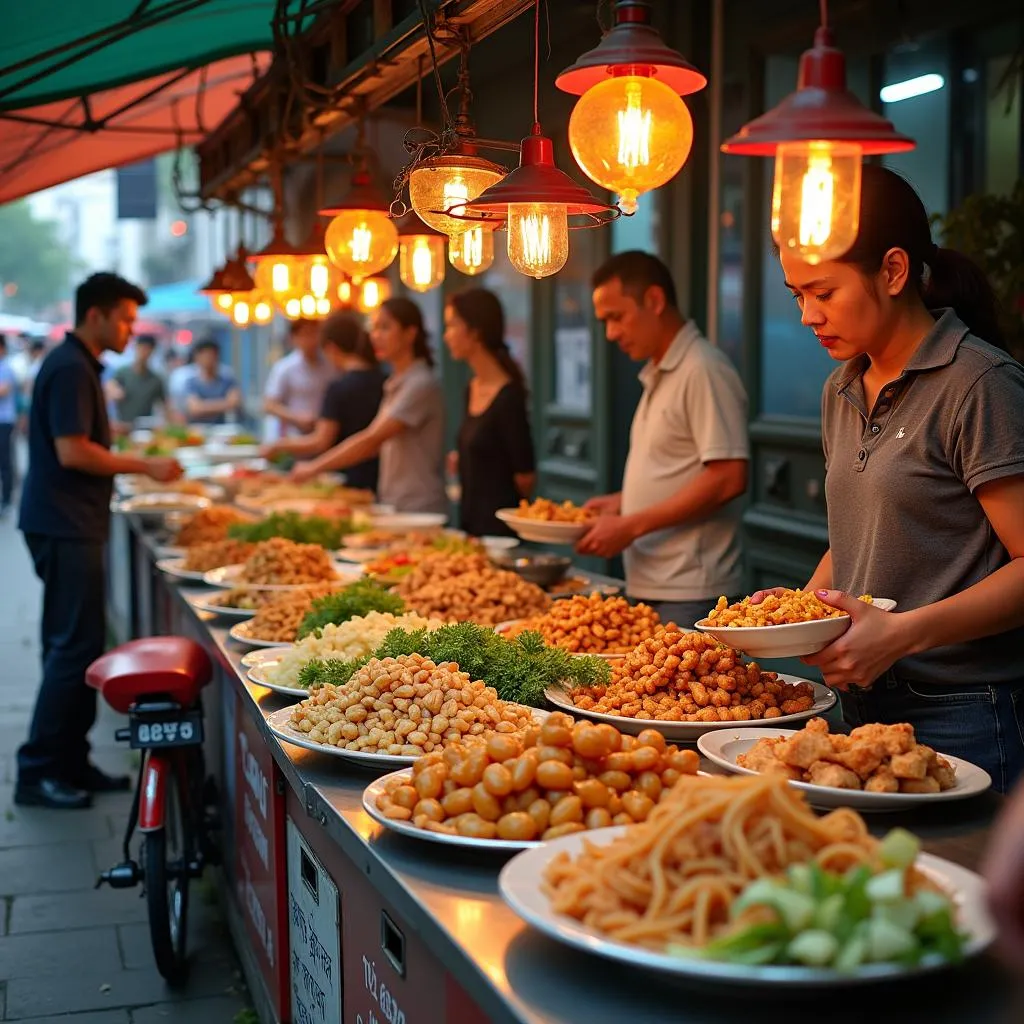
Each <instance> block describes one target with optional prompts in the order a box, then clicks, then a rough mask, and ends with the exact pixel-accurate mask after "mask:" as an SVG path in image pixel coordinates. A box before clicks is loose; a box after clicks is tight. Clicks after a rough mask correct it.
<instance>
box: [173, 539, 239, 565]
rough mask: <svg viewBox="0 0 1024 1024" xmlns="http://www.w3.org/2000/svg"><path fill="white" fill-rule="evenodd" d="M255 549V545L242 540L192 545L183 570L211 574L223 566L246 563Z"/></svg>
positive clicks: (188, 550)
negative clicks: (213, 570) (211, 571)
mask: <svg viewBox="0 0 1024 1024" xmlns="http://www.w3.org/2000/svg"><path fill="white" fill-rule="evenodd" d="M255 547H256V545H255V544H247V543H246V542H245V541H240V540H211V541H206V542H204V543H202V544H190V545H189V547H188V548H187V550H186V551H185V560H184V562H183V563H182V568H183V569H188V570H189V571H191V572H209V571H210V570H211V569H217V568H219V567H220V566H222V565H236V564H237V563H238V562H244V561H245V560H246V559H247V558H248V557H249V556H250V555H251V554H252V553H253V549H254V548H255Z"/></svg>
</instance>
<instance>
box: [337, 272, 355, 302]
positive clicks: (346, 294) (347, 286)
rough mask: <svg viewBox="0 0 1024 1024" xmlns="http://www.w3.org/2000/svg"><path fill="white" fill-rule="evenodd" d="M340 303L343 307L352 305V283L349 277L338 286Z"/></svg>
mask: <svg viewBox="0 0 1024 1024" xmlns="http://www.w3.org/2000/svg"><path fill="white" fill-rule="evenodd" d="M338 301H339V302H340V303H341V304H342V305H343V306H349V305H351V304H352V282H351V281H350V280H349V279H348V278H347V277H346V278H345V279H344V280H343V281H341V282H339V284H338Z"/></svg>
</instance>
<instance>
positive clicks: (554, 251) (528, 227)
mask: <svg viewBox="0 0 1024 1024" xmlns="http://www.w3.org/2000/svg"><path fill="white" fill-rule="evenodd" d="M508 258H509V261H510V262H511V264H512V266H513V267H515V268H516V270H518V271H519V272H520V273H521V274H526V275H527V276H529V277H535V278H537V279H538V280H539V279H540V278H542V277H549V276H550V275H551V274H557V273H558V271H559V270H561V269H562V267H564V266H565V261H566V260H567V259H568V258H569V223H568V217H567V215H566V209H565V206H563V205H560V204H557V203H509V207H508Z"/></svg>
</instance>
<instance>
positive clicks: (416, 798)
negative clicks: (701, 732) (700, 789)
mask: <svg viewBox="0 0 1024 1024" xmlns="http://www.w3.org/2000/svg"><path fill="white" fill-rule="evenodd" d="M699 763H700V760H699V758H698V756H697V754H696V753H695V752H694V751H692V750H680V749H679V748H678V747H676V746H669V745H667V744H666V743H665V737H664V736H662V735H661V733H660V732H656V731H655V730H654V729H645V730H644V731H643V732H642V733H640V735H639V736H624V735H622V733H620V732H619V730H618V729H616V728H615V726H613V725H594V724H592V723H590V722H573V720H572V719H571V718H570V717H569V716H568V715H563V714H558V713H556V714H552V715H549V716H548V718H547V720H546V721H545V722H544V724H543V725H542V726H539V727H538V726H533V727H532V728H530V729H528V730H527V731H526V732H525V733H523V734H522V735H511V736H510V735H502V734H499V733H495V734H492V735H491V736H489V737H487V739H486V740H483V741H479V740H477V741H470V742H466V743H458V742H455V743H452V744H450V745H448V746H446V747H445V749H444V750H443V751H437V750H435V751H433V752H432V753H429V754H427V755H425V756H424V757H421V758H420V759H419V760H418V761H417V762H416V763H415V764H414V765H413V767H412V772H411V776H404V777H403V776H397V777H395V778H393V779H389V780H388V782H387V783H386V784H385V791H384V792H383V793H382V794H381V795H380V796H379V797H378V798H377V808H378V810H380V811H381V812H382V813H383V814H384V816H385V817H387V818H391V819H394V820H397V821H408V822H411V823H412V824H413V825H415V826H416V827H417V828H421V829H425V830H426V831H428V832H440V833H442V834H444V835H451V836H469V837H472V838H474V839H495V838H497V839H509V840H519V841H527V842H528V841H530V840H534V839H541V840H543V839H556V838H558V836H564V835H568V834H569V833H570V832H582V831H584V830H585V829H592V828H605V827H606V826H608V825H632V824H634V823H635V822H638V821H644V820H646V818H647V816H648V815H649V814H650V813H651V811H652V809H653V808H654V807H655V805H656V804H657V803H658V802H659V801H660V800H661V799H662V797H663V796H665V795H666V794H667V793H668V792H669V791H670V790H671V788H672V786H674V785H675V783H676V782H677V781H678V780H679V778H680V776H682V775H695V774H696V772H697V766H698V764H699Z"/></svg>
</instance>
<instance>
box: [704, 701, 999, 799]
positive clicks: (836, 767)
mask: <svg viewBox="0 0 1024 1024" xmlns="http://www.w3.org/2000/svg"><path fill="white" fill-rule="evenodd" d="M697 747H698V749H699V750H700V752H701V753H702V754H703V755H704V756H705V757H706V758H708V760H710V761H713V762H714V763H715V764H716V765H718V767H719V768H723V769H724V770H725V771H728V772H738V773H741V774H749V775H756V774H762V775H767V774H774V775H779V776H780V777H782V778H784V779H786V780H787V781H788V782H790V783H791V784H792V785H794V786H795V787H796V788H797V789H801V790H803V791H804V792H805V793H806V794H807V799H808V800H809V801H810V803H811V804H813V805H814V806H815V807H855V808H857V809H858V810H861V811H896V810H906V809H908V808H911V807H918V806H921V805H925V804H933V803H939V802H941V801H944V800H963V799H965V798H966V797H971V796H977V795H978V794H979V793H984V792H985V791H986V790H987V789H988V788H989V787H990V786H991V785H992V779H991V778H990V777H989V774H988V772H986V771H985V770H984V769H983V768H979V767H978V766H977V765H975V764H971V762H970V761H964V760H962V759H961V758H959V757H952V756H951V755H949V754H938V753H936V752H935V751H934V750H932V748H931V747H929V746H926V745H925V744H923V743H918V742H917V740H916V738H915V736H914V727H913V726H912V725H909V724H907V723H905V722H904V723H901V724H898V725H875V724H872V725H862V726H859V727H858V728H856V729H854V730H853V731H852V732H851V733H850V734H849V735H845V734H842V733H832V732H829V727H828V722H826V721H825V720H824V719H823V718H812V719H811V720H810V721H809V722H808V723H807V725H805V726H804V727H803V728H802V729H800V730H799V731H798V732H797V731H793V730H791V729H723V730H720V731H719V732H716V733H713V734H709V735H704V736H701V737H700V739H699V740H697Z"/></svg>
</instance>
